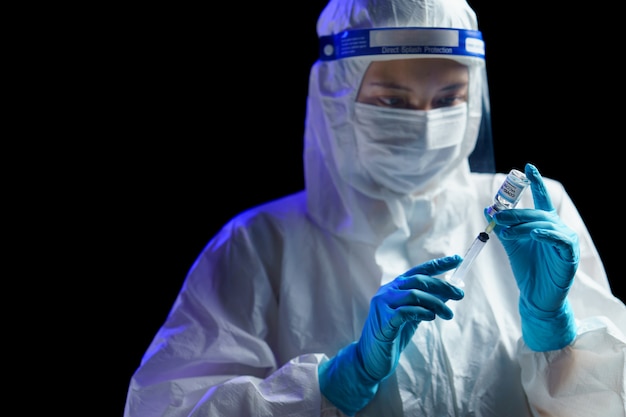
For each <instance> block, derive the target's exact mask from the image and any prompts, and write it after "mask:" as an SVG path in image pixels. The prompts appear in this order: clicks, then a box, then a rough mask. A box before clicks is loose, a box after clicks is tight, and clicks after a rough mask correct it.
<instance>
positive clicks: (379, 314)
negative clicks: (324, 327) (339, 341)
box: [318, 255, 465, 416]
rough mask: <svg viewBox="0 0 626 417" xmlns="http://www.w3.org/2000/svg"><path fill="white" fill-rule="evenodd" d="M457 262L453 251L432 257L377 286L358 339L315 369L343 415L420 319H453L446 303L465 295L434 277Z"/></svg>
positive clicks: (367, 392) (386, 368)
mask: <svg viewBox="0 0 626 417" xmlns="http://www.w3.org/2000/svg"><path fill="white" fill-rule="evenodd" d="M461 261H462V258H461V257H460V256H458V255H454V256H448V257H444V258H439V259H434V260H432V261H429V262H425V263H423V264H420V265H418V266H416V267H414V268H412V269H410V270H409V271H407V272H405V273H404V274H402V275H400V276H399V277H397V278H396V279H394V280H393V281H392V282H390V283H388V284H385V285H383V286H381V287H380V289H379V290H378V292H377V293H376V294H375V295H374V297H373V298H372V300H371V301H370V310H369V314H368V316H367V320H366V321H365V325H364V326H363V330H362V332H361V337H360V339H359V341H358V342H354V343H351V344H350V345H348V346H346V347H344V348H343V349H341V350H340V351H339V352H338V353H337V355H336V356H334V357H332V358H331V359H330V360H328V361H326V362H324V363H323V364H320V366H319V368H318V374H319V383H320V389H321V391H322V393H323V394H324V396H325V397H326V398H327V399H328V400H329V401H330V402H332V403H333V404H334V405H335V406H336V407H337V408H339V409H340V410H341V411H342V412H344V413H345V414H347V415H350V416H351V415H354V414H355V413H356V412H357V411H359V410H360V409H361V408H363V407H365V406H366V405H367V403H369V402H370V400H371V399H372V398H373V397H374V395H375V394H376V391H377V390H378V384H379V383H380V382H381V381H382V380H383V379H385V378H387V377H388V376H389V375H391V374H392V373H393V371H394V370H395V369H396V366H397V365H398V360H399V359H400V353H402V351H403V350H404V348H405V347H406V345H407V343H408V342H409V340H411V337H413V333H415V329H416V328H417V325H418V324H419V323H420V322H421V321H423V320H434V319H435V317H436V316H439V317H441V318H442V319H444V320H449V319H451V318H452V315H453V314H452V310H450V308H449V307H448V306H446V304H445V302H446V301H448V300H450V299H452V300H460V299H461V298H463V297H464V295H465V294H464V293H463V290H461V289H459V288H456V287H455V286H453V285H451V284H448V283H447V282H446V281H445V280H443V279H440V278H436V277H434V276H435V275H441V274H443V273H445V272H447V271H449V270H451V269H454V268H456V267H457V266H458V265H459V264H460V263H461ZM424 377H425V378H428V376H427V375H425V376H424Z"/></svg>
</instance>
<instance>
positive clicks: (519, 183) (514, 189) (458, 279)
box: [448, 169, 530, 287]
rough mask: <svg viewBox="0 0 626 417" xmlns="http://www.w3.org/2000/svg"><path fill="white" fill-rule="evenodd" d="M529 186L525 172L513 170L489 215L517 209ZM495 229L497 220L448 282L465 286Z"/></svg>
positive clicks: (497, 194) (487, 229)
mask: <svg viewBox="0 0 626 417" xmlns="http://www.w3.org/2000/svg"><path fill="white" fill-rule="evenodd" d="M529 184H530V181H529V180H528V178H526V175H524V173H523V172H521V171H518V170H517V169H512V170H511V171H510V172H509V174H508V175H507V176H506V178H505V180H504V182H503V183H502V185H501V186H500V188H499V189H498V192H497V193H496V195H495V197H494V199H493V201H494V203H493V205H491V206H490V207H489V208H488V209H487V213H488V214H489V215H490V216H493V214H494V213H496V212H498V211H501V210H508V209H512V208H513V207H515V206H516V205H517V203H518V202H519V200H520V198H521V197H522V192H523V191H524V190H525V189H526V187H528V185H529ZM495 227H496V222H495V220H491V221H490V222H489V224H488V225H487V227H486V228H485V231H484V232H480V233H479V234H478V236H477V237H476V239H474V242H473V243H472V245H471V246H470V248H469V249H468V250H467V252H466V253H465V256H463V262H461V265H459V266H458V267H457V268H456V270H455V271H454V273H453V274H452V276H451V277H450V278H449V280H448V281H449V282H450V283H451V284H452V285H456V286H457V287H464V286H465V281H464V279H465V275H466V274H467V271H468V270H469V268H470V266H471V265H472V263H473V262H474V259H476V257H477V256H478V254H479V253H480V251H481V250H482V248H483V247H484V246H485V244H486V243H487V241H488V240H489V233H491V232H492V231H493V229H494V228H495Z"/></svg>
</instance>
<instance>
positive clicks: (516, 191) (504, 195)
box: [485, 169, 530, 233]
mask: <svg viewBox="0 0 626 417" xmlns="http://www.w3.org/2000/svg"><path fill="white" fill-rule="evenodd" d="M529 185H530V180H529V179H528V178H526V174H524V173H523V172H522V171H520V170H517V169H512V170H511V171H510V172H509V174H508V175H507V176H506V178H505V179H504V182H503V183H502V185H501V186H500V188H499V189H498V192H497V193H496V195H495V196H494V198H493V204H492V205H491V206H490V207H488V208H487V214H489V215H490V216H493V215H494V214H495V213H497V212H499V211H502V210H508V209H512V208H513V207H515V206H516V205H517V203H518V202H519V200H520V198H521V197H522V192H524V190H525V189H526V188H527V187H528V186H529ZM494 226H495V222H493V221H492V222H491V223H490V224H489V226H488V228H487V230H485V231H486V232H487V233H490V232H491V230H493V227H494Z"/></svg>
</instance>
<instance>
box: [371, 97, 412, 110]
mask: <svg viewBox="0 0 626 417" xmlns="http://www.w3.org/2000/svg"><path fill="white" fill-rule="evenodd" d="M378 102H379V103H380V104H379V105H380V106H385V107H394V108H405V107H406V106H407V104H406V100H404V99H403V98H401V97H379V98H378Z"/></svg>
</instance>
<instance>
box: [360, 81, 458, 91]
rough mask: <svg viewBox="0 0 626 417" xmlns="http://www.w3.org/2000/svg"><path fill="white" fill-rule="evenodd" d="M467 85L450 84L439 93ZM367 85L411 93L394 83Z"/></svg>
mask: <svg viewBox="0 0 626 417" xmlns="http://www.w3.org/2000/svg"><path fill="white" fill-rule="evenodd" d="M468 84H469V83H468V82H460V83H454V84H450V85H447V86H445V87H444V88H442V89H441V90H439V91H453V90H458V89H459V88H463V87H465V86H467V85H468ZM368 85H370V86H374V87H383V88H391V89H395V90H403V91H411V89H410V88H408V87H405V86H403V85H400V84H396V83H393V82H387V81H373V82H370V83H368Z"/></svg>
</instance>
